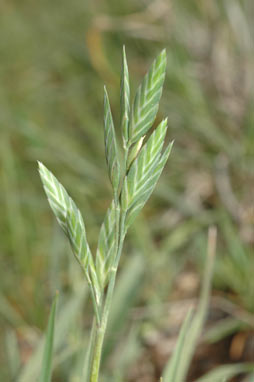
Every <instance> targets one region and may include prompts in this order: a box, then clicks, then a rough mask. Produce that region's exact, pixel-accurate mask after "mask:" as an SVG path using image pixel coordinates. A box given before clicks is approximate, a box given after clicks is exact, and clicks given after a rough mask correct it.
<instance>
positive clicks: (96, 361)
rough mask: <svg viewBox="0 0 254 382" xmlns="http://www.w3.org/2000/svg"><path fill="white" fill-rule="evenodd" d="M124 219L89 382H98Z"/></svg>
mask: <svg viewBox="0 0 254 382" xmlns="http://www.w3.org/2000/svg"><path fill="white" fill-rule="evenodd" d="M125 217H126V213H125V212H120V230H119V242H118V246H117V253H116V257H115V261H114V264H113V267H112V268H111V275H110V281H109V285H108V290H107V294H106V299H105V304H104V308H103V313H102V319H101V324H100V325H99V326H98V327H97V332H96V342H95V352H94V357H93V364H92V375H91V381H90V382H98V378H99V370H100V363H101V353H102V345H103V341H104V336H105V332H106V328H107V323H108V316H109V311H110V307H111V303H112V297H113V292H114V286H115V280H116V271H117V267H118V263H119V260H120V256H121V252H122V248H123V242H124V237H125V230H124V224H125Z"/></svg>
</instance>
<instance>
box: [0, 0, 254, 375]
mask: <svg viewBox="0 0 254 382" xmlns="http://www.w3.org/2000/svg"><path fill="white" fill-rule="evenodd" d="M253 18H254V2H253V0H243V1H240V0H239V1H238V0H218V1H207V0H202V1H194V0H175V1H173V0H172V1H169V0H158V1H145V0H144V1H137V0H130V1H128V2H127V1H126V2H120V1H116V0H108V1H106V0H101V1H85V0H83V1H81V0H73V1H67V0H61V1H59V0H55V1H49V0H44V1H42V0H39V1H37V2H34V1H31V0H23V1H15V0H8V1H7V0H5V1H4V0H3V1H1V3H0V31H1V33H0V53H1V55H0V57H1V60H0V126H1V139H0V198H1V214H0V229H1V240H0V255H1V256H0V272H1V274H0V276H1V277H0V284H1V291H0V324H1V329H0V343H1V348H0V364H1V367H0V380H1V381H25V382H29V381H34V380H35V379H34V377H33V375H34V374H33V372H34V371H33V370H32V369H33V367H34V368H36V366H31V365H37V366H38V365H40V355H39V352H40V350H38V348H39V347H40V338H41V336H42V333H43V332H44V329H45V327H46V322H47V318H48V313H49V308H50V303H51V301H52V298H53V296H54V293H55V290H56V289H58V290H59V291H60V301H59V314H58V319H57V320H58V327H59V329H58V334H57V340H56V341H57V344H56V357H55V374H54V381H61V382H64V381H71V382H78V381H79V374H80V368H81V365H82V359H83V358H82V357H83V355H82V354H83V352H84V350H85V348H86V344H87V342H86V337H87V335H88V333H89V328H90V325H91V309H90V302H89V297H88V296H87V290H86V289H84V286H83V280H82V275H81V273H80V271H79V268H78V266H77V265H76V262H75V261H74V259H73V257H72V255H71V250H70V248H69V245H68V243H67V240H66V238H65V237H64V235H63V234H62V232H61V231H60V229H59V228H58V226H57V223H56V222H55V219H54V217H53V214H52V213H51V211H50V209H49V206H48V203H47V200H46V197H45V195H44V192H43V189H42V186H41V184H40V179H39V176H38V172H37V163H36V160H40V161H42V162H43V163H44V164H45V165H46V166H47V167H48V168H49V169H50V170H52V171H53V173H54V174H55V175H56V176H57V178H58V179H59V180H60V181H61V183H63V185H64V186H65V187H66V189H67V190H68V192H69V193H70V194H71V195H72V197H73V198H74V200H75V201H76V202H77V205H78V206H79V207H80V209H81V211H82V212H83V216H84V220H85V223H86V227H87V234H88V239H89V242H90V245H91V247H92V248H93V249H95V248H96V242H97V236H98V232H99V227H100V224H101V223H102V221H103V216H104V213H105V211H106V209H107V206H108V205H109V203H110V200H111V190H110V184H109V181H108V178H107V170H106V166H105V160H104V146H103V127H102V120H103V102H102V99H103V95H102V94H103V85H104V84H106V85H107V87H108V91H109V95H110V101H111V105H112V112H113V115H114V118H115V125H116V126H118V121H119V78H120V70H121V51H122V46H123V44H124V45H125V46H126V51H127V58H128V64H129V72H130V78H131V90H132V92H131V95H132V97H133V96H134V94H135V89H136V88H137V86H138V84H139V82H140V81H141V79H142V77H143V75H144V74H145V72H146V71H147V69H148V67H149V65H150V63H151V62H152V60H153V58H154V57H155V56H156V55H157V54H158V53H159V51H160V49H162V48H164V47H166V49H167V57H168V65H167V75H166V81H165V88H164V92H163V95H162V101H161V107H160V112H159V117H158V121H159V120H160V119H162V118H163V117H165V116H168V121H169V133H168V139H169V140H171V139H174V140H175V144H174V148H173V152H172V154H171V157H170V160H169V162H168V165H167V167H166V169H165V171H164V172H163V175H162V177H161V180H160V182H159V184H158V186H157V188H156V189H155V192H154V194H153V196H152V197H151V199H150V201H149V202H148V205H147V207H146V208H145V209H144V211H143V213H142V215H141V216H140V217H139V218H138V219H137V221H136V222H135V224H134V226H133V228H132V230H131V232H130V234H129V235H128V237H127V240H126V245H125V248H124V256H123V259H122V263H121V270H120V274H119V279H118V286H117V293H116V296H115V298H116V301H115V304H114V309H113V312H112V317H111V324H110V328H109V331H108V340H107V342H106V346H105V352H104V353H105V354H104V365H103V369H104V373H103V381H119V382H120V381H125V382H126V381H127V380H128V381H140V382H141V381H148V382H154V381H158V376H159V374H160V371H161V368H162V367H163V363H165V362H166V359H167V357H168V356H169V353H170V351H169V350H168V349H170V344H168V347H167V341H166V340H165V338H167V340H168V338H171V337H170V336H171V335H174V333H175V332H176V333H177V331H178V329H174V328H175V324H176V322H177V321H178V320H179V317H178V316H177V314H178V313H179V310H181V309H180V308H179V309H178V310H177V306H178V305H179V301H180V305H181V306H182V309H183V307H184V306H187V307H188V306H189V305H188V304H189V302H190V301H192V300H193V299H194V300H195V299H196V298H197V296H198V288H199V280H200V275H201V274H202V270H203V263H204V258H205V252H206V242H207V230H208V227H209V226H210V225H216V226H217V229H218V243H217V259H216V267H215V274H214V282H213V286H214V292H213V296H214V300H212V305H211V317H210V321H211V325H212V329H211V331H210V336H207V340H208V341H210V342H216V341H222V340H225V339H227V340H228V345H227V347H226V350H225V352H226V354H227V356H226V361H230V362H238V361H241V360H249V361H250V360H252V361H254V356H253V354H254V345H253V343H254V335H253V333H254V332H253V330H254V328H253V326H254V319H253V314H254V277H253V270H254V254H253V243H254V203H253V196H254V107H253V101H254V97H253V96H254V86H253V84H254V81H253V80H254V78H253V73H254V69H253V68H254V45H253V41H254V27H253ZM158 121H157V122H158ZM118 135H119V131H118ZM177 303H178V305H177ZM171 307H175V308H172V311H171ZM174 309H176V310H177V311H175V310H174ZM212 312H215V313H214V314H213V313H212ZM177 317H178V318H177ZM225 320H226V321H225ZM172 333H173V334H172ZM208 337H209V338H208ZM165 341H166V342H165ZM241 344H242V347H241V346H240V345H241ZM251 346H252V348H251V350H250V349H249V347H251ZM35 349H37V353H35ZM239 349H240V350H239ZM119 350H121V351H119ZM36 354H37V355H36ZM31 357H34V358H31ZM36 357H37V358H36ZM251 358H252V359H251ZM29 360H30V361H29ZM31 360H33V361H31ZM36 362H37V363H36ZM222 362H223V361H222ZM215 363H220V360H219V361H218V362H217V361H216V362H215ZM138 364H140V365H142V366H139V367H137V365H138ZM114 365H118V366H117V368H116V367H114ZM208 366H209V365H208ZM210 366H212V365H210ZM201 369H202V367H201ZM26 373H27V374H26ZM29 373H30V374H29ZM29 375H30V377H29ZM22 378H23V379H22ZM29 378H30V379H29Z"/></svg>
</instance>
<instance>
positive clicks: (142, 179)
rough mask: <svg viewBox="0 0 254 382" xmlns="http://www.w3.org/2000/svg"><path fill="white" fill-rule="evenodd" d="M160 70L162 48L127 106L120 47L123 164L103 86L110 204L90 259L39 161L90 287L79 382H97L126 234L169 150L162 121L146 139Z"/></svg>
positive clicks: (57, 186) (75, 215)
mask: <svg viewBox="0 0 254 382" xmlns="http://www.w3.org/2000/svg"><path fill="white" fill-rule="evenodd" d="M165 71H166V51H165V50H163V51H162V52H161V53H160V54H159V56H158V57H157V58H156V60H155V61H154V62H153V64H152V66H151V68H150V70H149V71H148V73H147V74H146V76H145V77H144V80H143V82H142V83H141V85H140V86H139V87H138V90H137V93H136V96H135V98H134V102H133V105H132V106H131V107H130V88H129V74H128V66H127V60H126V54H125V49H123V63H122V76H121V97H120V98H121V103H120V109H121V122H120V126H121V130H122V138H123V145H122V149H123V157H124V159H123V161H122V162H121V160H120V156H119V153H118V152H119V149H118V144H117V140H116V134H115V128H114V123H113V118H112V114H111V109H110V103H109V98H108V94H107V90H106V88H104V137H105V139H104V141H105V154H106V161H107V168H108V175H109V179H110V182H111V185H112V194H113V200H112V203H111V205H110V207H109V208H108V211H107V213H106V216H105V219H104V222H103V224H102V227H101V230H100V234H99V239H98V248H97V252H96V256H95V257H94V256H93V255H92V252H91V250H90V247H89V244H88V241H87V237H86V230H85V225H84V221H83V218H82V215H81V212H80V211H79V209H78V208H77V206H76V204H75V203H74V201H73V200H72V198H71V197H70V196H69V195H68V193H67V192H66V190H65V188H64V187H63V186H62V185H61V183H60V182H59V181H58V180H57V179H56V177H55V176H54V175H53V174H52V173H51V172H50V171H49V170H48V169H47V168H46V167H45V166H44V165H43V164H42V163H41V162H39V171H40V176H41V180H42V183H43V186H44V189H45V192H46V195H47V197H48V201H49V204H50V206H51V208H52V210H53V212H54V214H55V216H56V218H57V221H58V223H59V224H60V226H61V228H62V229H63V231H64V233H65V234H66V236H67V237H68V239H69V241H70V244H71V247H72V250H73V253H74V255H75V257H76V259H77V260H78V262H79V264H80V266H81V268H82V270H83V272H84V276H85V278H86V281H87V283H88V285H89V288H90V293H91V298H92V302H93V308H94V317H95V318H94V324H93V328H92V330H91V340H90V346H89V352H90V354H88V357H87V359H88V367H87V369H88V371H87V370H86V371H85V372H86V378H85V380H87V381H90V382H97V381H98V380H99V370H100V363H101V354H102V347H103V342H104V336H105V332H106V328H107V323H108V317H109V312H110V309H111V304H112V298H113V292H114V287H115V280H116V273H117V269H118V265H119V261H120V257H121V254H122V249H123V242H124V238H125V236H126V233H127V230H128V228H129V227H130V225H131V223H132V222H133V221H134V219H135V217H136V216H137V215H138V213H139V212H140V211H141V209H142V208H143V206H144V205H145V203H146V201H147V200H148V198H149V197H150V195H151V193H152V191H153V189H154V187H155V185H156V183H157V181H158V179H159V177H160V174H161V172H162V170H163V168H164V166H165V164H166V162H167V159H168V156H169V154H170V152H171V148H172V142H171V143H170V144H168V145H167V146H166V148H165V150H164V151H163V146H164V141H165V137H166V132H167V120H163V121H162V122H161V123H160V124H159V126H158V127H157V128H156V129H154V131H153V132H152V133H151V134H150V135H149V137H148V138H147V140H146V141H145V143H144V139H145V137H146V135H147V134H149V133H150V129H151V128H152V126H153V123H154V121H155V118H156V114H157V111H158V108H159V101H160V98H161V94H162V88H163V83H164V78H165Z"/></svg>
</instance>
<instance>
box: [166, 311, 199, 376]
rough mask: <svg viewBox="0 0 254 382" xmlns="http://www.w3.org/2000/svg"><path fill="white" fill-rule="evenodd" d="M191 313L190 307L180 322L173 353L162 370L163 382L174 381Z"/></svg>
mask: <svg viewBox="0 0 254 382" xmlns="http://www.w3.org/2000/svg"><path fill="white" fill-rule="evenodd" d="M192 314H193V310H192V309H191V310H190V311H189V312H188V314H187V316H186V318H185V320H184V323H183V324H182V327H181V330H180V333H179V336H178V339H177V343H176V347H175V349H174V352H173V355H172V356H171V358H170V360H169V362H168V364H167V365H166V367H165V369H164V372H163V378H162V379H163V381H164V382H174V381H175V378H176V374H177V370H178V367H179V366H181V365H180V358H181V355H182V353H183V352H184V345H185V342H186V341H187V340H188V338H187V335H188V332H189V329H190V325H191V321H192V317H193V316H192Z"/></svg>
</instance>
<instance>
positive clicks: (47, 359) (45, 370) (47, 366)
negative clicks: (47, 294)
mask: <svg viewBox="0 0 254 382" xmlns="http://www.w3.org/2000/svg"><path fill="white" fill-rule="evenodd" d="M57 299H58V292H57V293H56V295H55V298H54V301H53V303H52V307H51V311H50V316H49V322H48V328H47V334H46V340H45V345H44V352H43V360H42V368H41V374H40V378H39V382H50V381H51V373H52V358H53V347H54V331H55V315H56V305H57Z"/></svg>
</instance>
